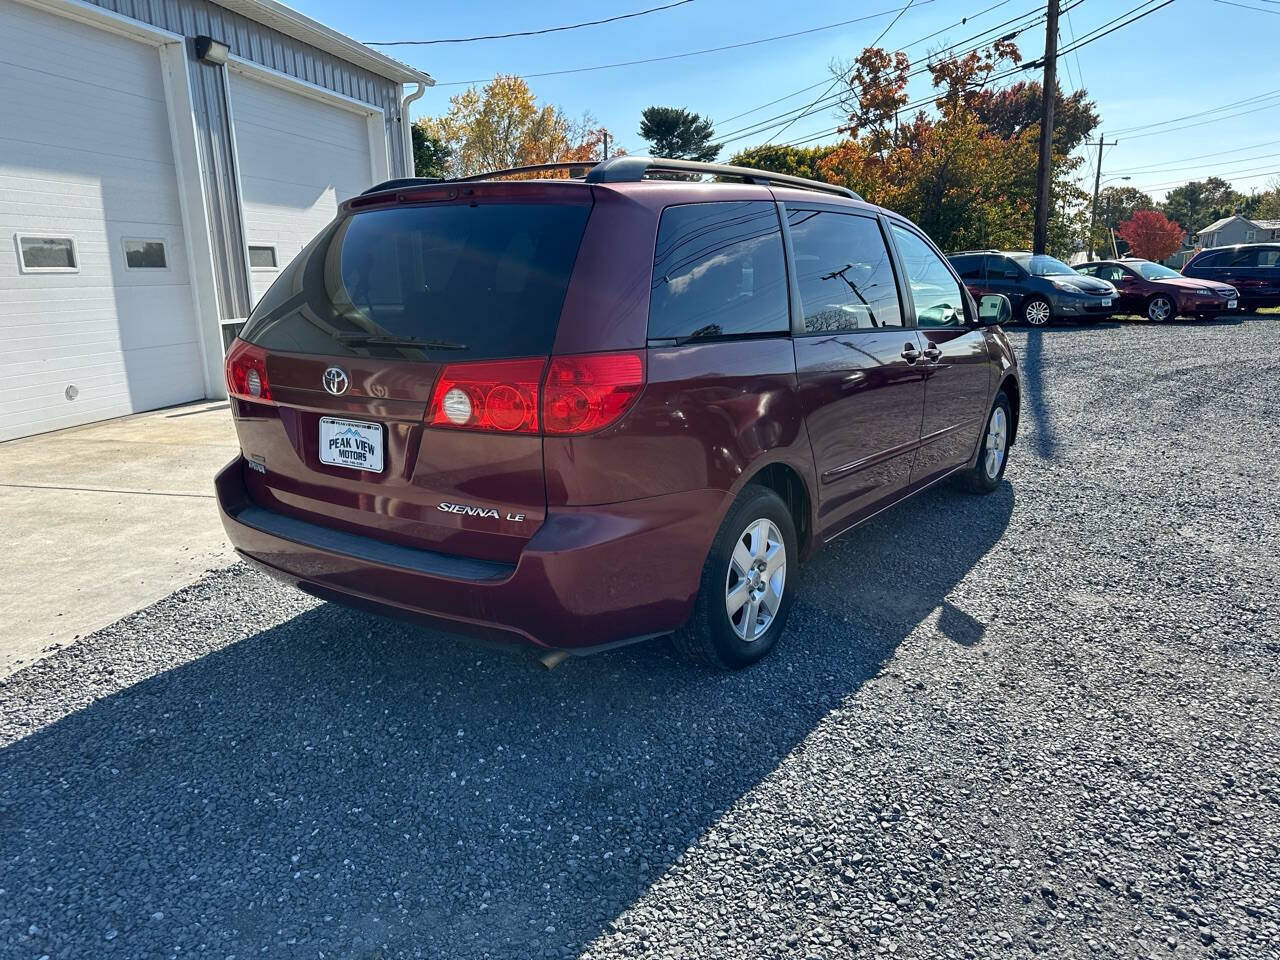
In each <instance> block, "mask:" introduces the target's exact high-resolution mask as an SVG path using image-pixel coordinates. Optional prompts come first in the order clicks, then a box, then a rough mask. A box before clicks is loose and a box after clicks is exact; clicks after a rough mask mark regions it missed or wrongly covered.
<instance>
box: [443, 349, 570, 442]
mask: <svg viewBox="0 0 1280 960" xmlns="http://www.w3.org/2000/svg"><path fill="white" fill-rule="evenodd" d="M545 365H546V361H545V360H543V359H542V358H541V357H531V358H529V359H527V360H486V361H480V362H478V363H451V364H449V365H448V366H447V367H445V368H444V370H443V371H441V373H440V379H438V380H437V381H436V388H435V390H434V391H432V394H431V404H430V406H428V407H427V413H426V421H427V424H428V425H430V426H433V427H454V428H456V429H459V430H488V431H494V432H497V433H537V432H538V381H539V380H541V379H542V370H543V367H544V366H545Z"/></svg>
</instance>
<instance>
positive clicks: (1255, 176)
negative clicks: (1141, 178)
mask: <svg viewBox="0 0 1280 960" xmlns="http://www.w3.org/2000/svg"><path fill="white" fill-rule="evenodd" d="M1256 169H1257V170H1259V171H1261V172H1260V173H1251V172H1250V171H1248V170H1240V171H1237V172H1236V173H1231V174H1227V176H1226V177H1222V178H1221V179H1223V180H1226V179H1228V178H1231V182H1235V181H1239V180H1259V179H1261V178H1262V177H1271V176H1277V175H1280V167H1277V166H1275V165H1269V166H1265V167H1257V168H1256ZM1185 183H1187V180H1186V179H1185V178H1184V179H1182V180H1170V181H1168V182H1167V183H1152V184H1145V185H1143V187H1142V188H1141V189H1142V191H1143V192H1144V193H1147V192H1154V191H1156V190H1168V189H1170V188H1172V187H1181V186H1182V185H1183V184H1185Z"/></svg>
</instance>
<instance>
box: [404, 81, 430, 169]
mask: <svg viewBox="0 0 1280 960" xmlns="http://www.w3.org/2000/svg"><path fill="white" fill-rule="evenodd" d="M434 85H435V84H434V83H433V84H432V86H434ZM426 92H427V85H426V84H425V83H423V82H422V81H421V80H419V81H418V89H416V90H414V91H413V93H410V94H408V95H407V96H406V97H405V98H404V99H403V100H401V101H400V133H401V135H402V136H401V141H402V142H403V143H404V175H405V176H406V177H412V176H415V175H416V173H417V171H416V170H414V169H413V130H412V129H410V123H409V104H411V103H413V101H415V100H417V99H418V98H420V97H421V96H422V95H423V94H424V93H426Z"/></svg>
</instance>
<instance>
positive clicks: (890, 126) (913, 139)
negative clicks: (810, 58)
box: [818, 41, 1085, 254]
mask: <svg viewBox="0 0 1280 960" xmlns="http://www.w3.org/2000/svg"><path fill="white" fill-rule="evenodd" d="M1020 61H1021V55H1020V54H1019V52H1018V49H1017V47H1016V46H1015V45H1014V44H1013V43H1011V42H1009V41H997V42H996V43H995V44H993V45H991V46H990V47H988V48H985V49H982V50H977V51H972V52H970V53H968V54H966V55H965V56H963V57H947V58H940V59H937V60H934V61H932V62H929V63H927V64H926V68H927V69H928V71H929V73H930V75H931V78H932V83H933V87H934V91H935V95H934V99H933V107H934V110H933V111H932V112H928V111H925V110H923V109H920V110H917V111H916V112H914V113H913V114H911V115H906V116H904V115H903V114H904V110H905V109H906V107H907V103H908V98H907V94H906V87H907V80H908V77H909V76H910V74H911V72H912V70H911V63H910V61H909V60H908V59H907V56H906V55H905V54H904V53H902V52H901V51H898V52H896V53H890V52H888V51H885V50H882V49H879V48H876V47H869V48H867V49H865V50H863V51H862V53H861V54H860V55H859V56H858V58H857V59H856V60H855V61H854V62H853V64H852V65H851V67H850V68H849V69H848V70H847V75H846V78H845V82H846V84H847V91H846V94H845V96H844V98H843V100H842V103H843V105H844V107H845V110H846V111H847V115H848V119H847V122H846V123H845V125H844V126H842V127H841V132H842V133H843V134H844V135H845V137H846V139H845V140H844V141H843V142H841V143H840V144H838V145H837V146H836V147H835V148H834V149H833V150H832V151H831V153H830V154H829V155H828V156H827V157H825V158H823V159H822V160H821V161H820V162H819V163H818V168H819V170H820V171H821V173H822V174H823V176H824V177H825V178H826V179H827V180H830V181H832V182H834V183H842V184H845V185H847V186H849V187H851V188H853V189H854V190H856V191H858V192H859V193H860V194H862V196H864V197H866V198H867V199H868V200H870V201H872V202H873V203H878V204H881V205H883V206H886V207H890V208H892V209H894V210H897V211H898V212H900V213H902V214H904V215H905V216H908V217H910V218H911V219H912V220H914V221H915V222H916V223H918V224H919V225H920V226H921V227H922V228H923V229H924V230H925V231H927V232H928V233H929V235H930V236H931V237H933V239H934V241H935V242H936V243H938V244H939V245H940V246H942V248H943V249H952V250H954V249H960V248H965V247H986V246H992V247H1010V248H1013V249H1023V248H1029V247H1030V242H1031V233H1032V227H1033V219H1034V210H1035V176H1036V161H1037V151H1038V137H1039V127H1038V126H1036V125H1032V126H1029V127H1022V126H1019V128H1018V129H1015V130H1012V131H1010V130H1001V131H996V130H993V129H992V127H991V126H990V125H989V123H988V122H987V120H985V119H984V118H983V116H982V114H981V113H980V108H983V107H989V106H990V103H991V98H990V96H989V95H988V94H987V93H986V92H985V87H984V84H985V83H986V81H987V80H988V78H989V77H990V76H991V75H992V74H993V73H994V72H995V71H996V70H997V69H999V68H1002V67H1004V66H1007V65H1016V64H1017V63H1019V62H1020ZM1078 163H1079V161H1078V160H1074V159H1071V158H1069V157H1066V156H1064V155H1058V154H1055V158H1054V174H1055V178H1054V209H1055V211H1056V213H1055V216H1054V217H1053V218H1052V220H1051V230H1050V246H1051V249H1052V250H1053V251H1054V252H1061V253H1064V254H1065V253H1067V252H1069V251H1070V250H1071V249H1073V248H1075V246H1076V245H1077V244H1078V242H1079V236H1080V231H1081V230H1082V229H1083V227H1082V214H1081V210H1082V206H1083V201H1084V199H1085V197H1084V194H1083V193H1082V192H1081V191H1080V190H1079V189H1078V188H1076V187H1074V186H1073V185H1072V184H1071V183H1070V181H1069V173H1070V172H1071V170H1073V169H1074V168H1075V167H1076V166H1077V165H1078Z"/></svg>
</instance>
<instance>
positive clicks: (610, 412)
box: [542, 353, 644, 436]
mask: <svg viewBox="0 0 1280 960" xmlns="http://www.w3.org/2000/svg"><path fill="white" fill-rule="evenodd" d="M643 386H644V356H643V354H639V353H589V354H583V355H581V356H576V357H552V358H551V364H550V366H549V367H548V368H547V379H546V382H545V385H544V386H543V392H542V428H543V431H544V432H545V433H546V434H547V435H549V436H551V435H555V436H577V435H580V434H585V433H594V432H596V431H597V430H600V429H602V428H604V427H607V426H608V425H609V424H611V423H613V422H614V421H616V420H617V419H618V418H619V417H621V416H622V415H623V414H624V413H626V412H627V408H628V407H630V406H631V404H632V402H633V401H634V400H635V398H636V397H637V396H639V395H640V388H641V387H643Z"/></svg>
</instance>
